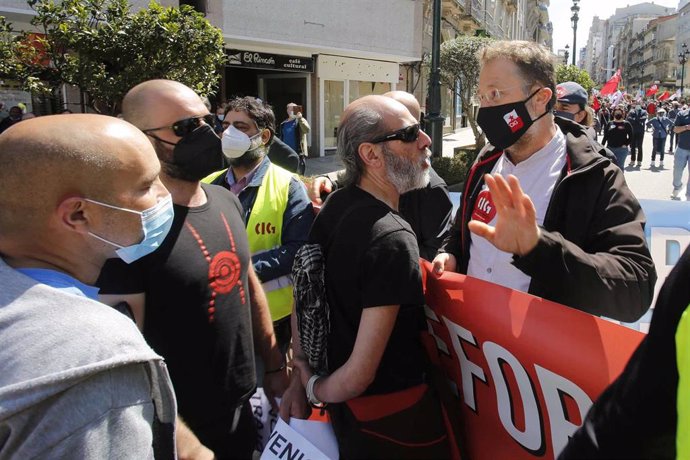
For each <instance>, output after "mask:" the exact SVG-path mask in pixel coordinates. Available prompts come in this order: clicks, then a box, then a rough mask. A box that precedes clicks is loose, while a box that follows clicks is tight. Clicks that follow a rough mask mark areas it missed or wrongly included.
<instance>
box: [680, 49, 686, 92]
mask: <svg viewBox="0 0 690 460" xmlns="http://www.w3.org/2000/svg"><path fill="white" fill-rule="evenodd" d="M680 65H681V67H680V97H681V99H682V98H683V79H684V78H685V56H683V58H682V59H681V60H680Z"/></svg>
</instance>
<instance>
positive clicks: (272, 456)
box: [261, 418, 338, 460]
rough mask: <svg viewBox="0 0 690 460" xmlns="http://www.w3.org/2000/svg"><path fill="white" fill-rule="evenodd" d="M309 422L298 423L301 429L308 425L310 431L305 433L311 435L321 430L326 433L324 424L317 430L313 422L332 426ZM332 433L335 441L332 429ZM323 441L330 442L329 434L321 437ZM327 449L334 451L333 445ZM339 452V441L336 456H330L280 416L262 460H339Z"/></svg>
mask: <svg viewBox="0 0 690 460" xmlns="http://www.w3.org/2000/svg"><path fill="white" fill-rule="evenodd" d="M291 423H292V422H291ZM307 423H308V425H306V424H301V423H298V425H300V429H305V427H307V428H306V429H307V431H308V433H305V434H308V435H309V436H312V435H314V433H316V432H319V431H320V432H321V433H322V434H323V433H324V432H323V431H321V430H322V429H323V426H321V427H316V432H315V431H314V430H313V429H312V427H311V426H310V425H311V424H318V425H326V426H327V428H330V425H329V424H327V423H323V422H309V421H307ZM330 435H331V436H332V442H333V443H335V436H334V435H333V431H332V429H331V430H330ZM317 436H318V435H317ZM322 441H324V442H328V434H326V435H325V437H324V438H322V439H320V440H319V441H318V443H319V444H322ZM327 450H328V451H331V452H332V451H333V447H327ZM337 452H338V446H337V443H335V453H336V456H335V457H329V456H328V455H326V453H324V452H322V451H321V450H319V448H317V447H316V446H315V445H314V444H312V443H311V442H309V441H308V440H307V439H306V438H305V437H304V436H302V435H301V434H300V433H299V432H297V430H295V429H294V428H291V427H290V426H289V425H288V424H287V423H285V422H284V421H283V420H282V419H281V418H278V423H277V424H276V427H275V430H273V433H271V436H270V437H269V438H268V441H267V442H266V448H265V449H264V451H263V453H262V454H261V460H286V459H289V460H338V456H337Z"/></svg>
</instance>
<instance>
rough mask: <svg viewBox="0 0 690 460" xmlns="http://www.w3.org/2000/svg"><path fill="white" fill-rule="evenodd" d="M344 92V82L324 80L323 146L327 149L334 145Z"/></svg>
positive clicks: (332, 147)
mask: <svg viewBox="0 0 690 460" xmlns="http://www.w3.org/2000/svg"><path fill="white" fill-rule="evenodd" d="M344 92H345V83H344V82H342V81H334V80H326V81H324V88H323V95H324V101H323V105H324V128H325V136H324V137H325V139H324V147H325V148H327V149H334V148H335V147H336V139H337V137H338V124H339V123H340V115H341V114H342V113H343V107H344V106H343V101H344V97H345V95H344Z"/></svg>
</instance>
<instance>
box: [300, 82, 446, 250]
mask: <svg viewBox="0 0 690 460" xmlns="http://www.w3.org/2000/svg"><path fill="white" fill-rule="evenodd" d="M384 96H386V97H390V98H392V99H395V100H396V101H398V102H400V103H401V104H402V105H404V106H405V108H407V110H408V111H409V112H410V114H411V115H412V116H413V117H414V118H415V119H416V120H417V121H421V120H420V119H421V112H422V111H421V108H420V106H419V102H418V101H417V99H416V98H415V97H414V96H413V95H412V94H410V93H408V92H405V91H389V92H388V93H386V94H384ZM419 132H420V126H419V124H415V125H411V126H408V127H406V128H404V129H403V130H402V131H401V132H399V133H396V134H395V138H396V139H399V140H402V141H403V142H416V141H417V139H418V136H419ZM343 172H344V171H339V172H337V173H331V174H329V175H327V176H319V177H315V178H314V179H313V180H312V182H311V185H310V187H309V195H310V198H311V200H312V201H313V202H314V203H317V204H321V203H322V202H323V201H322V195H327V194H328V193H330V192H331V191H333V190H336V189H337V188H338V185H339V184H338V176H340V175H341V174H342V173H343ZM452 212H453V203H452V202H451V201H450V195H449V194H448V186H447V185H446V183H445V181H444V180H443V179H442V178H441V177H440V176H439V175H438V174H436V171H434V168H432V167H430V168H429V183H428V184H427V186H426V187H424V188H420V189H415V190H410V191H409V192H406V193H403V194H402V195H401V196H400V215H402V216H403V217H404V218H405V220H406V221H407V223H409V224H410V226H411V227H412V230H413V231H414V233H415V235H416V237H417V244H418V245H419V255H420V256H421V257H423V258H425V259H427V260H432V259H433V258H434V256H436V253H437V251H438V248H439V247H440V246H441V243H442V242H443V239H444V238H445V237H446V234H447V233H448V229H449V228H450V223H451V220H452V217H453V216H452Z"/></svg>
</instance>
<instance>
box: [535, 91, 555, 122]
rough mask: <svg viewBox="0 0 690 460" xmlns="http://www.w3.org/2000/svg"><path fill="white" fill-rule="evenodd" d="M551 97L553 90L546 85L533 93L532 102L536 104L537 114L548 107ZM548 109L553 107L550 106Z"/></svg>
mask: <svg viewBox="0 0 690 460" xmlns="http://www.w3.org/2000/svg"><path fill="white" fill-rule="evenodd" d="M552 97H553V91H552V90H551V88H548V87H544V88H542V89H540V90H539V92H538V93H537V94H535V95H534V98H533V99H534V103H535V104H536V106H537V112H539V114H537V116H539V115H541V114H542V113H543V112H544V111H545V110H547V109H549V103H550V101H551V98H552ZM542 107H543V109H542ZM549 110H553V107H551V108H550V109H549Z"/></svg>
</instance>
